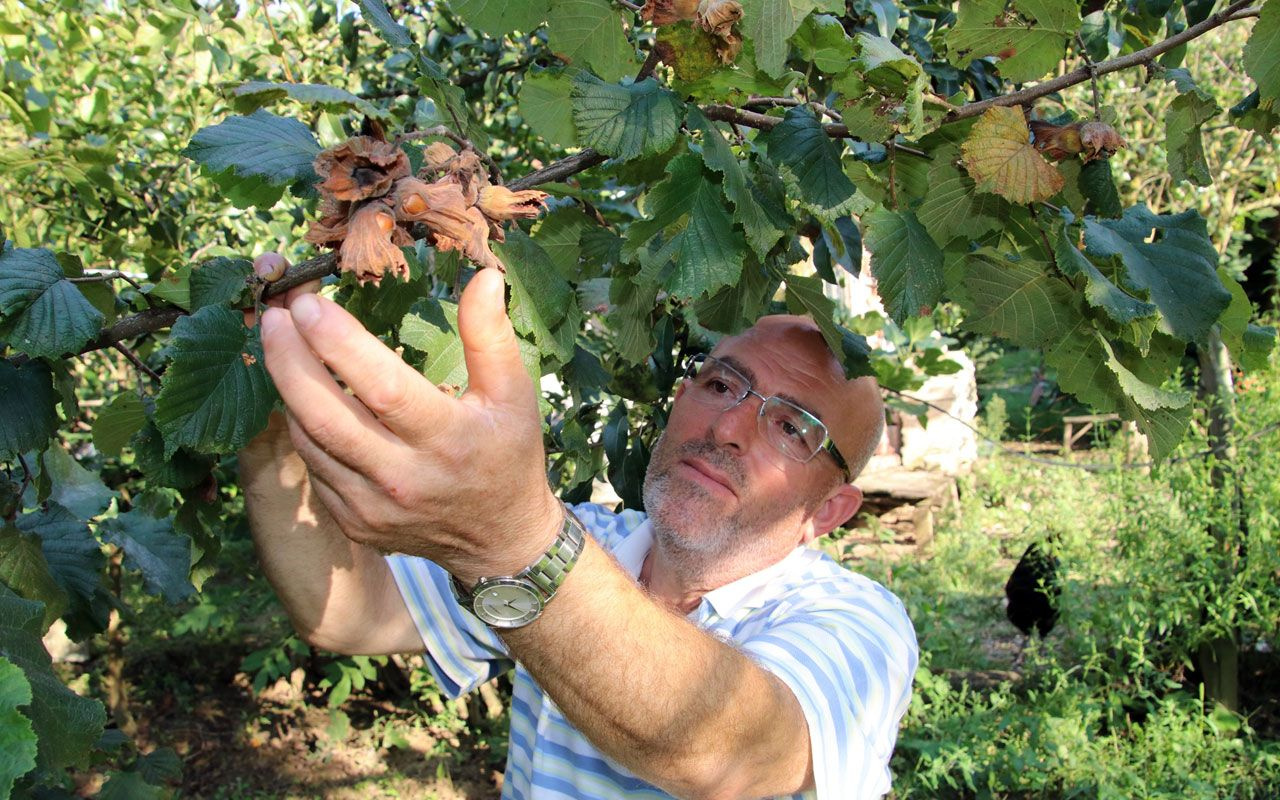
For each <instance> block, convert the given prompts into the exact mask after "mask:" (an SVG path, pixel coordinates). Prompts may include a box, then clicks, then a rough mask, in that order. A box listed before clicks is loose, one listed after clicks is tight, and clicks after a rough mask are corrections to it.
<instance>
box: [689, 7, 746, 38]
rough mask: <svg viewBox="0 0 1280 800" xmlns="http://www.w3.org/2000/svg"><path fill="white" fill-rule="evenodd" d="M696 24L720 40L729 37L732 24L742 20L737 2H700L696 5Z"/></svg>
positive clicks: (740, 9) (740, 8)
mask: <svg viewBox="0 0 1280 800" xmlns="http://www.w3.org/2000/svg"><path fill="white" fill-rule="evenodd" d="M697 16H698V24H699V25H700V26H702V28H703V29H704V30H707V31H709V32H711V33H714V34H715V35H716V36H719V37H720V38H722V39H723V38H725V37H726V36H729V35H730V33H731V31H730V29H731V28H732V27H733V24H734V23H735V22H737V21H738V20H740V19H742V3H740V2H738V0H702V2H700V3H698V15H697Z"/></svg>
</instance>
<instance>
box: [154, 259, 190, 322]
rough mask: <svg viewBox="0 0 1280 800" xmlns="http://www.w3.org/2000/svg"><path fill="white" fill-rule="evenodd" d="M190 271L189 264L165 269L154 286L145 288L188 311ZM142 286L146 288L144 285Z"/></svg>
mask: <svg viewBox="0 0 1280 800" xmlns="http://www.w3.org/2000/svg"><path fill="white" fill-rule="evenodd" d="M192 272H193V270H192V269H191V265H190V264H182V265H181V266H179V267H177V268H176V269H172V270H167V271H166V272H165V273H164V275H162V276H160V279H159V280H158V281H156V283H155V285H154V286H152V287H151V288H150V289H147V294H148V295H150V296H151V297H153V298H156V299H159V300H164V301H165V302H168V303H172V304H174V305H175V306H179V307H181V308H184V309H186V310H188V311H190V310H191V273H192ZM143 288H144V289H146V287H145V286H144V287H143Z"/></svg>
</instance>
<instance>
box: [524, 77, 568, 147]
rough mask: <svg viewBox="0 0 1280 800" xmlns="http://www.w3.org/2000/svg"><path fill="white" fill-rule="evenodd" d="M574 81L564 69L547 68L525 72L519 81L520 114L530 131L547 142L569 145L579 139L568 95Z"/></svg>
mask: <svg viewBox="0 0 1280 800" xmlns="http://www.w3.org/2000/svg"><path fill="white" fill-rule="evenodd" d="M572 89H573V81H572V79H570V77H569V76H568V75H567V74H566V73H564V72H557V71H551V70H547V71H544V72H537V73H533V74H530V75H527V76H525V79H524V82H523V83H521V84H520V94H519V103H520V115H521V116H523V117H524V121H525V122H527V123H528V124H529V127H530V128H532V129H533V132H534V133H535V134H537V135H538V136H541V137H542V138H543V139H546V140H547V142H548V143H550V144H556V145H560V146H561V147H572V146H574V145H576V144H577V143H578V134H577V131H576V130H575V129H574V127H573V115H572V114H566V113H564V112H565V109H566V108H569V107H570V100H569V95H570V92H571V91H572Z"/></svg>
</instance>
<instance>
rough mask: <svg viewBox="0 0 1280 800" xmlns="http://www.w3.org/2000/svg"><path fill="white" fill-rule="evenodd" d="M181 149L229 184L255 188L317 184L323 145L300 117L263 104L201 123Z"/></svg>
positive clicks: (229, 187) (223, 183)
mask: <svg viewBox="0 0 1280 800" xmlns="http://www.w3.org/2000/svg"><path fill="white" fill-rule="evenodd" d="M182 152H183V155H185V156H187V157H188V158H191V159H193V160H195V161H197V162H199V163H200V165H201V166H203V167H205V168H206V169H207V170H209V172H210V173H212V174H214V175H215V176H217V178H218V181H219V185H220V186H223V188H224V189H227V190H229V191H231V190H240V191H251V192H256V191H257V190H260V189H261V188H262V187H263V186H264V185H265V186H270V187H273V188H279V187H284V186H289V185H292V184H303V185H306V186H310V185H312V184H314V183H315V182H316V173H315V169H313V168H312V162H313V161H314V160H315V157H316V155H317V154H319V152H320V145H319V144H318V143H317V142H316V140H315V137H313V136H312V135H311V131H309V130H307V126H305V125H303V124H302V123H301V122H298V121H297V120H295V119H286V118H284V117H277V116H275V115H274V114H269V113H267V112H266V111H261V110H259V111H255V112H253V113H252V114H250V115H248V116H244V117H228V118H227V119H226V120H224V121H223V122H221V123H219V124H217V125H213V126H210V127H208V128H202V129H201V130H199V131H197V132H196V135H195V136H193V137H192V138H191V143H190V144H188V145H187V146H186V148H185V149H184V150H183V151H182ZM276 197H277V198H278V197H279V192H276Z"/></svg>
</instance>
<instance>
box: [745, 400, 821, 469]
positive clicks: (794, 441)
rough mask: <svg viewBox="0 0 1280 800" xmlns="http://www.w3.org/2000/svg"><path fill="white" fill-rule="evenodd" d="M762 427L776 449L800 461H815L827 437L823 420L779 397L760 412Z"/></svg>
mask: <svg viewBox="0 0 1280 800" xmlns="http://www.w3.org/2000/svg"><path fill="white" fill-rule="evenodd" d="M760 425H761V427H762V428H763V429H764V435H765V438H766V439H768V440H769V442H770V443H771V444H772V445H773V446H774V447H776V448H778V449H779V450H781V451H782V452H783V453H785V454H786V455H788V456H790V457H791V458H794V459H796V460H797V461H808V460H809V459H811V458H813V456H814V454H816V453H817V452H818V449H819V448H820V447H822V442H823V440H824V439H826V438H827V427H826V426H825V425H823V424H822V421H821V420H819V419H818V418H817V417H815V416H814V415H812V414H810V413H809V412H808V411H805V410H804V409H803V408H800V407H798V406H794V405H792V404H791V403H788V402H787V401H786V400H782V399H779V398H777V397H770V398H769V400H768V402H766V403H765V404H764V407H763V408H762V409H761V410H760Z"/></svg>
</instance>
